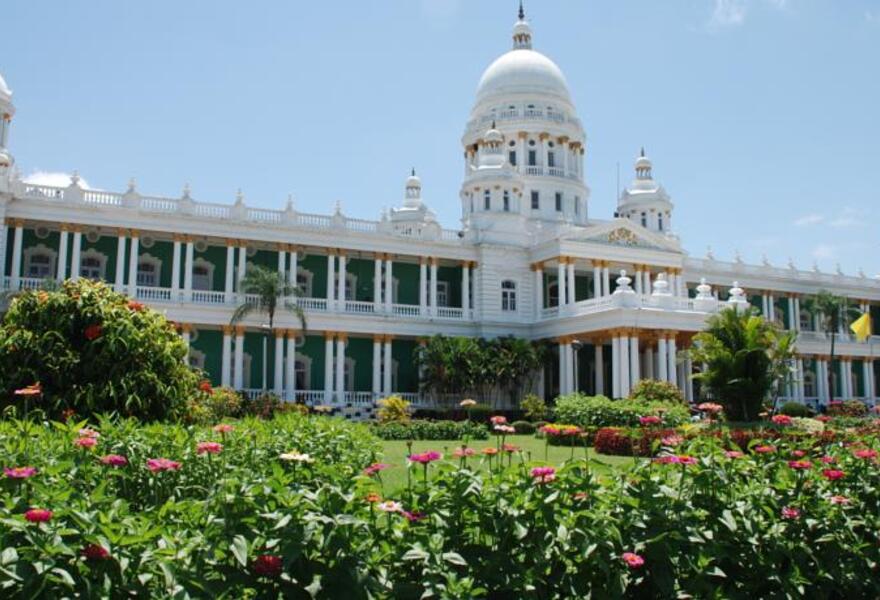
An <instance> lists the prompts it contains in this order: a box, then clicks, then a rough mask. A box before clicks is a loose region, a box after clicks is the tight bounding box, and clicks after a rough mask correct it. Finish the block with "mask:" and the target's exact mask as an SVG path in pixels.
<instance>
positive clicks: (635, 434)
mask: <svg viewBox="0 0 880 600" xmlns="http://www.w3.org/2000/svg"><path fill="white" fill-rule="evenodd" d="M675 434H676V431H675V430H674V429H644V428H641V429H628V428H624V427H603V428H602V429H599V430H598V431H597V432H596V434H595V435H594V436H593V448H594V449H595V450H596V452H598V453H600V454H610V455H614V456H652V455H653V454H654V452H655V450H656V449H657V448H658V447H659V445H660V441H661V440H662V439H663V438H664V437H666V436H671V435H675Z"/></svg>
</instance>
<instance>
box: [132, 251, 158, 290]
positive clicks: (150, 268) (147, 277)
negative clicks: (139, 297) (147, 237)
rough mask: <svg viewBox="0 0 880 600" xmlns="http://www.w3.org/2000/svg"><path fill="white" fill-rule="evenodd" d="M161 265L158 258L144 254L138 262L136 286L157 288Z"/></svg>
mask: <svg viewBox="0 0 880 600" xmlns="http://www.w3.org/2000/svg"><path fill="white" fill-rule="evenodd" d="M161 267H162V263H161V261H160V260H159V259H158V258H154V257H152V256H150V255H149V254H144V255H142V256H141V257H140V260H138V270H137V284H138V286H140V287H158V286H159V273H160V270H161Z"/></svg>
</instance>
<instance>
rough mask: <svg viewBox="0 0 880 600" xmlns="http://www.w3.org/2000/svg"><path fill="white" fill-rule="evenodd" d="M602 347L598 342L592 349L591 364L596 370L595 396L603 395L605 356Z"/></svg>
mask: <svg viewBox="0 0 880 600" xmlns="http://www.w3.org/2000/svg"><path fill="white" fill-rule="evenodd" d="M603 348H604V345H603V344H602V343H601V342H600V343H597V344H596V345H595V346H594V347H593V362H594V363H595V369H596V373H595V375H596V394H602V395H604V394H605V356H604V355H603V352H602V350H603Z"/></svg>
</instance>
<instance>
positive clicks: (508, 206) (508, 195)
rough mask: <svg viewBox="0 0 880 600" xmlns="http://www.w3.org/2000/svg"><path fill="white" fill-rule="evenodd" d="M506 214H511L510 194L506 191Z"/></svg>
mask: <svg viewBox="0 0 880 600" xmlns="http://www.w3.org/2000/svg"><path fill="white" fill-rule="evenodd" d="M504 212H510V192H508V191H507V190H504Z"/></svg>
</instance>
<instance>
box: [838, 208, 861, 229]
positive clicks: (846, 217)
mask: <svg viewBox="0 0 880 600" xmlns="http://www.w3.org/2000/svg"><path fill="white" fill-rule="evenodd" d="M866 218H867V215H866V214H865V213H864V212H862V211H859V210H856V209H854V208H850V207H846V208H844V209H843V212H842V213H840V215H839V216H837V217H836V218H834V219H832V220H831V221H829V223H828V224H829V225H831V226H832V227H836V228H838V229H840V228H843V227H856V226H858V225H861V224H862V223H864V222H865V219H866Z"/></svg>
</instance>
